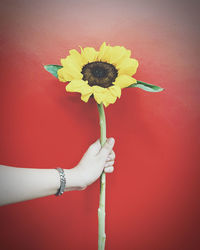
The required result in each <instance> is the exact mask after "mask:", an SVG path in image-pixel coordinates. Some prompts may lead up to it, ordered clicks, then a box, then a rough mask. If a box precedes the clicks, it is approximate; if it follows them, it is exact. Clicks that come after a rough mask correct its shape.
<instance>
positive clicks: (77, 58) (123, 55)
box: [57, 42, 138, 107]
mask: <svg viewBox="0 0 200 250" xmlns="http://www.w3.org/2000/svg"><path fill="white" fill-rule="evenodd" d="M130 56H131V51H130V50H127V49H125V48H124V47H123V46H114V47H112V46H110V45H106V43H105V42H104V43H103V44H102V45H101V47H100V49H99V51H96V50H95V49H94V48H90V47H86V48H84V49H82V48H81V53H79V52H78V51H77V50H75V49H72V50H70V51H69V55H68V56H67V57H66V58H64V59H61V64H62V66H63V67H62V68H61V69H59V70H58V72H57V73H58V79H59V80H60V81H61V82H70V83H69V84H68V85H67V86H66V90H67V91H69V92H79V93H81V100H83V101H84V102H88V99H89V98H90V96H91V95H93V97H94V99H95V100H96V102H97V103H98V104H100V103H101V102H102V103H103V104H104V105H105V107H107V106H108V105H109V104H111V103H114V102H115V101H116V99H117V97H118V98H120V96H121V89H123V88H126V87H128V86H129V85H131V84H134V83H137V81H136V79H134V78H133V77H132V75H134V74H135V73H136V70H137V67H138V61H137V60H136V59H133V58H130Z"/></svg>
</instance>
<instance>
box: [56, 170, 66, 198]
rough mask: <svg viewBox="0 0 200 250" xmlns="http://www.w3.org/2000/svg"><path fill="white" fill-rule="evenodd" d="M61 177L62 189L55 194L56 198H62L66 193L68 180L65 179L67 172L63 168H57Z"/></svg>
mask: <svg viewBox="0 0 200 250" xmlns="http://www.w3.org/2000/svg"><path fill="white" fill-rule="evenodd" d="M56 170H57V171H58V173H59V175H60V188H59V189H58V191H57V193H56V194H55V195H56V196H60V195H62V194H63V193H64V191H65V186H66V178H65V172H64V170H63V169H62V168H56Z"/></svg>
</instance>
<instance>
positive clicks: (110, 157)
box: [106, 150, 115, 161]
mask: <svg viewBox="0 0 200 250" xmlns="http://www.w3.org/2000/svg"><path fill="white" fill-rule="evenodd" d="M114 159H115V152H114V151H113V150H112V151H111V153H110V154H109V155H108V157H107V159H106V161H114Z"/></svg>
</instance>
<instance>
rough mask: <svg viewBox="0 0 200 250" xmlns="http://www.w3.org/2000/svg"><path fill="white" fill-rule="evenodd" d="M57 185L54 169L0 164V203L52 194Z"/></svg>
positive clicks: (57, 178)
mask: <svg viewBox="0 0 200 250" xmlns="http://www.w3.org/2000/svg"><path fill="white" fill-rule="evenodd" d="M59 187H60V179H59V173H58V172H57V170H56V169H30V168H15V167H7V166H0V205H5V204H10V203H15V202H20V201H25V200H31V199H35V198H39V197H44V196H48V195H52V194H55V193H56V192H57V190H58V189H59Z"/></svg>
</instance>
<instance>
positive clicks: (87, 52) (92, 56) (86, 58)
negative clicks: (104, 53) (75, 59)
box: [81, 47, 98, 64]
mask: <svg viewBox="0 0 200 250" xmlns="http://www.w3.org/2000/svg"><path fill="white" fill-rule="evenodd" d="M97 55H98V52H97V51H96V50H95V49H94V48H91V47H86V48H84V49H82V48H81V56H82V60H83V62H84V64H86V63H90V62H94V61H96V59H97Z"/></svg>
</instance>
